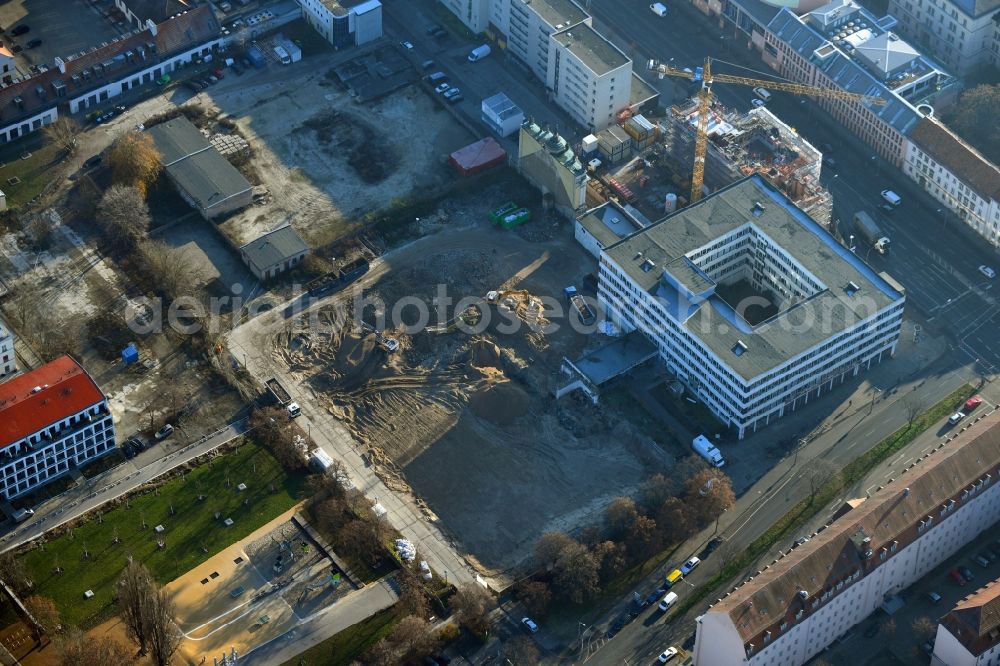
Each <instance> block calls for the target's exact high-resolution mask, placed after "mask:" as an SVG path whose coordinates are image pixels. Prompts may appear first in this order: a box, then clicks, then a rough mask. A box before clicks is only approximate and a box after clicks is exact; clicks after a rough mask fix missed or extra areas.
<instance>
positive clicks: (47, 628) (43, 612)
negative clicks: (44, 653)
mask: <svg viewBox="0 0 1000 666" xmlns="http://www.w3.org/2000/svg"><path fill="white" fill-rule="evenodd" d="M24 607H25V608H27V609H28V612H29V613H31V616H32V617H33V618H35V622H37V623H38V626H39V628H41V630H42V631H43V632H44V633H46V634H48V635H49V636H54V635H56V634H57V633H59V631H60V630H61V629H62V620H60V618H59V609H58V608H56V602H54V601H52V600H51V599H49V598H48V597H40V596H38V595H34V596H30V597H28V598H27V599H25V600H24Z"/></svg>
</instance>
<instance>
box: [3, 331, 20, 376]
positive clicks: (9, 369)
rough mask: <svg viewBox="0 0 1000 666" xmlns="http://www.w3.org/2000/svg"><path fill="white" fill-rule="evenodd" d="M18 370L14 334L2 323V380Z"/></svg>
mask: <svg viewBox="0 0 1000 666" xmlns="http://www.w3.org/2000/svg"><path fill="white" fill-rule="evenodd" d="M15 372H17V353H16V352H15V351H14V334H13V333H11V332H10V329H8V328H7V327H6V326H4V325H3V324H0V382H2V381H6V380H7V379H10V377H11V375H13V374H14V373H15Z"/></svg>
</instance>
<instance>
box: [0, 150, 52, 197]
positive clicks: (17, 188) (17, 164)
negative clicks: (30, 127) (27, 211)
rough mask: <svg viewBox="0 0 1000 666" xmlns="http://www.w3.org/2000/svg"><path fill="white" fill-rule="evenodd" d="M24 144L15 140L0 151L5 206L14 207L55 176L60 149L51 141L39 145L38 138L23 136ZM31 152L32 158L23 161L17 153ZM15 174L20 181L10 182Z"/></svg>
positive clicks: (35, 192)
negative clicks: (5, 199) (14, 142)
mask: <svg viewBox="0 0 1000 666" xmlns="http://www.w3.org/2000/svg"><path fill="white" fill-rule="evenodd" d="M24 141H25V143H20V142H17V143H16V144H13V145H12V146H11V147H10V148H8V149H7V150H6V151H4V152H3V153H0V162H3V166H0V190H3V192H4V194H6V195H7V206H9V207H10V208H17V207H18V206H22V205H24V204H25V203H27V202H28V201H31V200H32V199H33V198H35V196H36V195H37V194H38V193H39V192H41V191H42V188H44V187H45V186H46V185H48V183H49V181H50V180H52V179H53V178H55V176H56V169H55V168H54V167H56V166H58V164H59V159H60V158H61V157H62V151H60V150H59V149H58V148H57V147H56V146H55V145H54V144H51V143H46V144H44V145H41V144H40V142H38V141H37V137H25V139H24ZM25 152H30V153H31V157H29V158H28V159H26V160H22V159H21V158H20V155H22V154H24V153H25ZM15 176H16V177H18V178H20V179H21V182H20V183H17V184H16V185H11V184H10V183H8V182H7V179H8V178H13V177H15Z"/></svg>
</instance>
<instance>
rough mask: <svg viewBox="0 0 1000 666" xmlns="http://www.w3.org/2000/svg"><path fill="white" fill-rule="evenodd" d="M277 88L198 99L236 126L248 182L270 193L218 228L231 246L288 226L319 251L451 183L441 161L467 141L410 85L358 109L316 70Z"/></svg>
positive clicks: (255, 88) (257, 87)
mask: <svg viewBox="0 0 1000 666" xmlns="http://www.w3.org/2000/svg"><path fill="white" fill-rule="evenodd" d="M285 83H286V82H283V81H277V82H268V83H262V84H259V85H255V86H247V87H244V88H239V89H235V90H232V91H228V92H219V91H215V92H213V96H212V97H211V98H210V99H209V98H207V97H205V96H204V95H202V96H199V97H198V98H197V100H196V101H197V103H199V104H202V105H203V106H205V107H206V112H207V114H208V115H209V116H214V115H216V114H222V116H223V117H229V118H230V119H232V120H234V121H235V122H236V124H237V126H238V131H239V132H240V134H242V135H243V136H244V137H245V138H246V139H247V140H248V141H249V143H250V145H251V147H252V149H253V158H252V160H251V163H250V170H251V171H252V173H253V175H255V176H256V178H257V180H258V181H259V182H257V181H254V179H253V178H251V180H252V181H253V182H254V184H255V185H258V184H259V185H263V186H264V187H266V188H267V190H268V192H269V196H268V198H267V199H266V200H265V202H264V203H263V204H262V205H256V206H252V207H251V208H249V209H247V210H245V211H243V212H241V213H239V214H237V215H235V216H233V217H232V218H230V219H228V220H226V221H225V222H223V223H222V225H221V228H222V230H223V231H224V232H225V233H226V234H227V235H228V236H229V237H230V238H232V239H234V241H235V242H236V243H237V244H242V243H245V242H249V241H250V240H252V239H253V238H256V237H257V236H259V235H260V234H261V233H263V232H265V231H269V230H271V229H273V228H275V227H277V226H280V225H282V224H285V223H286V222H287V223H290V224H291V225H292V226H294V227H295V228H296V230H297V231H298V232H299V233H300V234H301V235H302V237H303V238H304V239H305V240H306V242H307V243H308V244H310V245H311V246H314V247H317V246H321V245H325V244H327V243H329V242H331V241H333V240H335V239H336V238H338V237H339V236H342V235H343V234H344V233H345V232H347V231H349V230H350V229H351V228H352V227H353V226H354V225H356V224H357V223H358V222H360V221H362V220H363V218H364V216H365V215H366V214H368V213H372V212H374V211H378V210H381V209H384V208H386V207H387V206H389V205H391V203H392V202H393V201H394V200H397V199H403V198H406V197H409V196H411V195H412V194H413V193H415V192H421V191H426V190H428V189H431V188H434V187H436V186H438V185H440V184H442V183H445V182H447V181H449V180H450V179H452V178H454V175H453V174H452V173H450V172H449V170H448V167H447V164H446V158H447V156H448V154H449V153H451V152H453V151H454V150H456V149H457V148H460V147H461V146H463V145H466V144H468V143H469V142H471V141H473V140H474V139H475V137H473V136H470V135H469V134H468V133H467V132H466V131H465V130H464V129H462V128H461V127H460V126H459V125H457V124H456V123H455V122H454V120H452V118H451V116H449V115H448V114H447V113H445V112H444V111H442V110H441V109H440V108H438V107H437V106H436V105H435V104H434V102H433V100H431V99H430V98H429V97H428V96H427V95H426V93H424V92H423V91H422V90H420V89H419V88H416V87H413V86H411V87H407V88H404V89H402V90H399V91H397V92H395V93H393V94H391V95H389V96H387V97H385V98H383V99H381V100H379V101H377V102H374V103H372V104H368V105H364V106H362V105H359V104H357V103H356V102H354V100H353V99H352V98H351V97H350V96H349V95H348V94H347V93H346V92H343V91H341V90H340V89H339V88H337V87H335V86H334V84H333V83H331V81H330V79H329V77H327V76H326V71H325V70H323V69H319V70H316V71H314V72H312V73H310V74H307V75H305V76H301V77H299V78H297V79H296V81H295V84H294V88H292V87H291V86H286V85H285Z"/></svg>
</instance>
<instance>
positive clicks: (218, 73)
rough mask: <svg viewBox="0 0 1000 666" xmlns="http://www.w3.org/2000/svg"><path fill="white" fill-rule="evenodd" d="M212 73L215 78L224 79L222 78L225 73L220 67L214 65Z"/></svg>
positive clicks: (224, 76)
mask: <svg viewBox="0 0 1000 666" xmlns="http://www.w3.org/2000/svg"><path fill="white" fill-rule="evenodd" d="M212 74H214V75H215V78H217V79H224V78H226V73H225V72H224V71H223V69H222V68H221V67H216V68H215V69H214V70H213V71H212Z"/></svg>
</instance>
